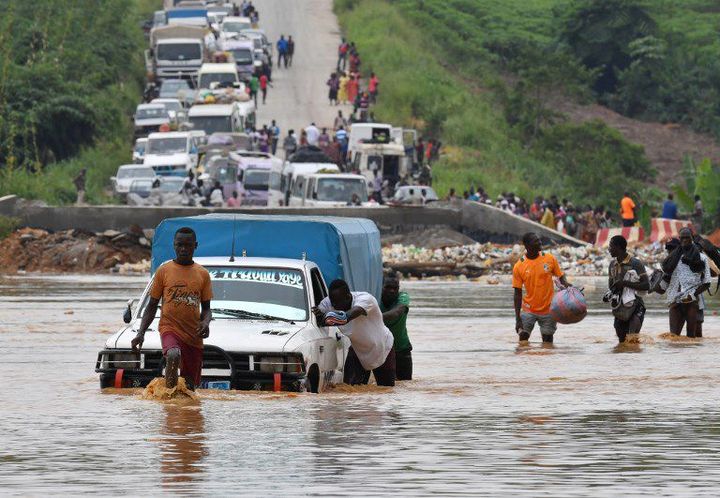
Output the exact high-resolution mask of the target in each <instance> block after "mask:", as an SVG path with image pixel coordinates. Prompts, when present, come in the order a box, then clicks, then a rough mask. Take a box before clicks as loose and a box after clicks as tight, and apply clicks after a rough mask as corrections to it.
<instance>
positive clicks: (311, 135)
mask: <svg viewBox="0 0 720 498" xmlns="http://www.w3.org/2000/svg"><path fill="white" fill-rule="evenodd" d="M305 133H306V134H307V143H308V145H315V146H317V144H318V139H319V138H320V130H319V129H318V127H317V126H315V123H311V124H310V126H308V127H307V128H305Z"/></svg>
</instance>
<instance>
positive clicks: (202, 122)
mask: <svg viewBox="0 0 720 498" xmlns="http://www.w3.org/2000/svg"><path fill="white" fill-rule="evenodd" d="M190 123H192V125H193V130H203V131H205V133H207V134H208V135H210V134H211V133H216V132H225V133H230V132H232V123H231V122H230V116H193V117H191V118H190Z"/></svg>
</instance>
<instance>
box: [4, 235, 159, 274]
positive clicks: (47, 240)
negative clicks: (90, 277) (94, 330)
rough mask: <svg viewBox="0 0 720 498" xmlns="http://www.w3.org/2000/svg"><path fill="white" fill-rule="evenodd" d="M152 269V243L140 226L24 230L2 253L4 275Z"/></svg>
mask: <svg viewBox="0 0 720 498" xmlns="http://www.w3.org/2000/svg"><path fill="white" fill-rule="evenodd" d="M149 269H150V241H149V240H148V239H147V238H146V234H145V233H144V232H143V231H142V230H141V229H139V228H137V227H136V228H134V229H131V230H127V231H124V232H119V231H116V230H107V231H105V232H103V233H93V232H88V231H84V230H77V229H76V230H63V231H60V232H54V233H50V232H48V231H46V230H41V229H36V228H22V229H20V230H16V231H15V232H13V233H12V234H10V235H9V236H8V237H6V238H5V239H3V240H2V251H0V272H2V273H15V272H43V273H63V272H70V273H104V272H107V271H113V272H119V273H135V272H146V271H148V270H149Z"/></svg>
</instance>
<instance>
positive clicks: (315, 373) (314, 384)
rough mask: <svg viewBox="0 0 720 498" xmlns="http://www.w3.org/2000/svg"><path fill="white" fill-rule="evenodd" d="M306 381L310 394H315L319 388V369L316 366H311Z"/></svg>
mask: <svg viewBox="0 0 720 498" xmlns="http://www.w3.org/2000/svg"><path fill="white" fill-rule="evenodd" d="M307 380H308V383H309V384H310V385H309V386H308V387H309V388H310V392H311V393H316V394H317V393H318V390H319V388H320V368H318V366H317V365H316V364H314V365H312V366H311V367H310V370H308V375H307Z"/></svg>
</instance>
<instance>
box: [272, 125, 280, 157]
mask: <svg viewBox="0 0 720 498" xmlns="http://www.w3.org/2000/svg"><path fill="white" fill-rule="evenodd" d="M279 141H280V127H279V126H278V125H277V124H276V123H275V120H274V119H273V120H272V121H271V122H270V150H271V151H272V154H273V156H274V155H275V152H276V151H277V146H278V142H279Z"/></svg>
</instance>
